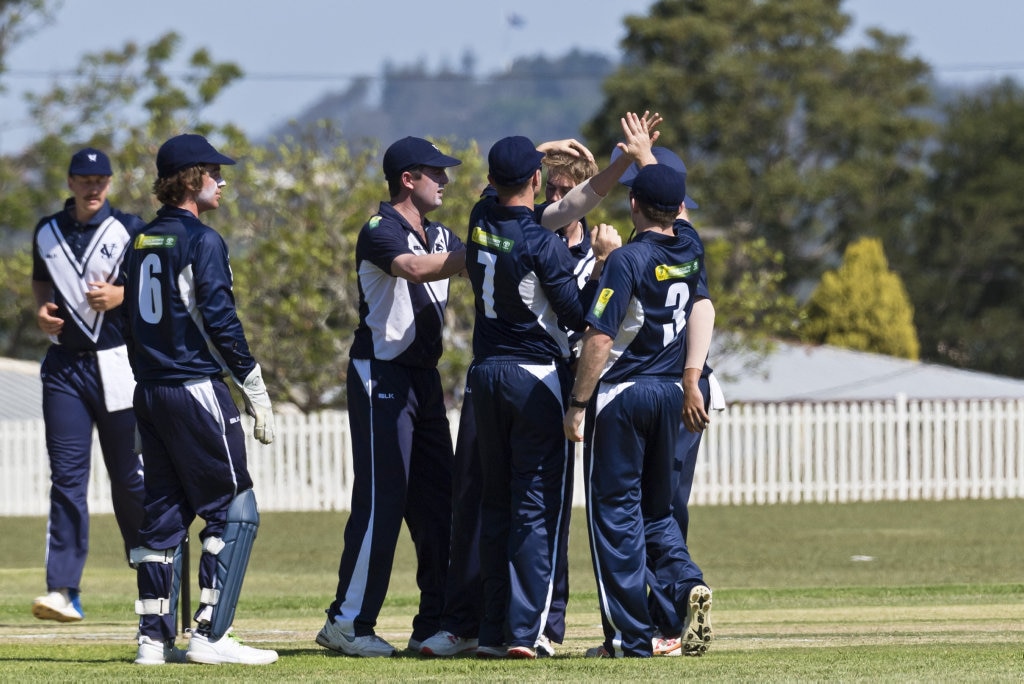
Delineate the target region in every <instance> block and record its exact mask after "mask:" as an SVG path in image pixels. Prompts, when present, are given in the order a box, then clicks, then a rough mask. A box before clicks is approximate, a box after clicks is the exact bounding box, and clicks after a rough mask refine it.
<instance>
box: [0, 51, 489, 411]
mask: <svg viewBox="0 0 1024 684" xmlns="http://www.w3.org/2000/svg"><path fill="white" fill-rule="evenodd" d="M178 45H179V38H178V36H177V35H175V34H167V35H165V36H163V37H161V38H160V39H158V40H157V41H155V42H154V43H153V44H151V45H148V46H145V47H139V46H136V45H134V44H132V43H128V44H126V45H125V46H124V48H122V49H120V50H108V51H105V52H101V53H99V54H95V55H87V56H86V57H85V58H84V59H83V61H82V64H81V65H80V67H79V69H78V70H77V72H76V74H75V76H74V77H72V78H71V79H70V82H69V83H68V84H60V85H58V86H57V87H55V88H54V89H53V90H51V91H50V92H47V93H44V94H42V95H38V96H35V97H33V98H32V99H31V102H32V106H33V111H34V113H35V115H36V116H37V117H38V119H39V121H41V122H43V123H42V127H43V128H42V137H41V139H40V140H39V141H37V142H36V143H35V144H34V145H32V147H31V149H30V150H28V151H27V152H26V153H24V154H22V155H21V156H19V157H17V158H14V159H5V160H4V166H3V167H2V168H4V169H8V170H12V171H11V174H10V176H9V178H10V179H11V181H10V182H9V183H3V179H4V178H7V176H3V175H0V183H2V185H0V206H3V207H5V208H8V209H9V210H10V211H9V212H5V213H4V218H3V219H0V220H4V223H5V225H4V226H3V233H4V236H5V240H4V242H3V244H4V245H5V252H4V258H3V262H2V264H0V277H3V278H4V282H5V283H6V285H5V287H4V289H0V312H3V314H4V315H3V318H2V320H0V342H2V343H3V348H5V349H6V353H7V354H9V355H12V356H20V357H24V358H38V356H39V354H40V353H41V352H42V350H43V349H44V348H45V346H46V341H45V340H44V339H43V338H42V336H41V335H40V334H39V333H38V331H37V330H36V328H35V318H34V312H32V310H31V309H32V307H31V302H32V295H31V289H30V280H31V276H30V274H31V259H30V258H28V257H27V256H26V254H27V245H28V244H30V241H31V232H30V231H31V228H32V226H34V224H35V221H36V220H37V219H38V218H39V217H40V216H42V215H45V214H48V213H52V212H53V211H56V210H57V209H58V208H59V207H60V203H61V202H62V200H63V197H64V196H65V195H66V168H67V166H66V164H67V159H68V156H69V155H70V153H71V152H72V151H73V149H74V148H76V147H78V146H81V145H85V144H93V145H97V146H100V147H103V148H104V149H106V150H107V151H108V152H109V153H110V155H111V158H112V161H113V163H114V166H115V169H116V176H115V178H114V187H113V188H112V192H111V197H112V201H113V202H114V203H115V204H116V205H117V206H119V207H120V208H122V209H125V210H127V211H132V212H135V213H137V214H139V215H141V216H143V217H144V218H150V217H152V215H153V213H154V211H155V210H156V208H157V206H156V203H155V201H154V199H153V197H152V191H151V188H152V182H153V177H154V171H155V165H154V160H155V157H156V152H157V149H158V147H159V145H160V144H161V143H162V142H163V141H164V140H166V139H167V138H168V137H170V136H171V135H174V134H177V133H179V132H183V131H195V132H199V133H203V134H206V135H208V136H210V137H211V138H214V139H215V142H216V144H217V145H218V147H219V148H221V149H223V150H225V151H226V152H227V153H228V154H230V155H231V156H232V157H234V158H236V159H238V160H239V164H238V165H237V166H233V167H230V168H229V169H228V170H226V173H225V175H226V177H227V181H228V186H227V187H226V188H225V201H224V203H223V204H222V206H221V208H220V210H218V211H217V212H212V213H211V214H208V215H204V217H203V218H204V220H205V221H207V222H209V223H210V224H211V225H213V226H214V227H216V228H217V229H218V230H219V231H220V232H221V233H222V234H223V235H224V236H225V238H226V239H227V240H228V242H229V244H230V246H231V254H232V267H233V271H234V275H235V281H236V296H237V298H238V300H239V304H240V307H241V309H242V312H243V314H242V316H243V321H244V324H245V326H246V331H247V334H248V336H249V339H250V343H251V344H252V346H253V349H254V351H255V353H256V355H257V358H259V359H260V363H261V365H262V366H263V369H264V376H265V377H266V378H267V381H268V384H270V385H271V386H272V388H273V391H274V394H275V397H279V398H280V399H279V400H280V401H285V400H287V401H289V402H291V403H293V404H294V405H296V406H298V407H299V408H300V409H301V410H304V411H311V410H315V409H319V408H323V407H326V406H343V405H344V403H345V397H344V394H343V392H341V391H340V390H342V389H343V388H344V380H345V369H346V358H347V353H348V348H349V346H350V344H351V338H352V333H353V331H354V329H355V325H356V322H357V321H358V310H357V306H358V289H357V285H356V273H355V269H354V260H353V254H354V251H355V239H356V235H357V233H358V231H359V229H360V227H361V226H362V225H363V223H364V222H365V221H366V220H367V219H368V218H369V216H370V215H371V214H372V213H373V212H375V211H376V209H377V206H378V203H379V202H380V201H381V200H386V199H387V185H386V183H385V182H384V180H383V178H382V176H381V172H380V171H379V164H377V163H376V162H375V161H374V159H375V158H378V156H379V153H380V150H379V149H376V148H366V147H365V145H363V147H361V148H360V149H358V150H354V149H353V147H352V146H351V145H350V144H349V142H348V141H346V140H344V139H343V138H342V137H341V135H340V132H339V131H337V130H336V129H334V128H332V127H331V126H329V125H326V124H320V125H318V126H316V127H314V128H312V129H310V130H309V131H308V133H307V135H306V137H305V138H302V137H298V136H293V137H290V138H286V139H284V140H281V141H278V142H276V143H274V144H271V145H268V146H262V145H254V144H253V143H251V142H250V141H249V140H248V139H247V138H246V136H245V135H244V134H243V133H242V132H241V131H240V130H238V129H237V128H236V127H234V126H222V127H217V126H213V125H211V124H209V123H206V122H204V121H203V119H202V115H203V111H204V109H205V107H206V106H207V105H209V104H210V103H211V102H213V101H214V100H215V98H216V97H217V95H218V94H219V93H220V92H221V91H222V90H223V88H225V87H227V86H228V85H229V84H230V82H231V81H232V80H234V79H235V78H237V77H240V75H241V72H240V71H239V70H238V69H237V67H235V66H234V65H231V64H222V63H217V62H215V61H214V60H213V59H212V58H211V57H210V55H209V54H208V53H207V52H206V51H205V50H199V51H196V52H195V53H193V54H192V56H191V58H190V62H189V63H190V65H191V66H190V67H189V70H188V72H187V73H185V74H184V75H183V76H174V77H172V76H171V75H170V73H169V72H168V71H167V66H168V65H169V64H170V63H172V61H173V60H174V57H175V55H176V53H177V50H178ZM104 103H107V105H106V106H104ZM314 141H315V144H314ZM325 141H326V142H327V143H328V144H327V145H326V147H325V146H324V143H325ZM442 144H444V143H443V142H442ZM454 154H455V155H456V156H457V157H459V158H461V159H463V161H464V163H463V165H462V166H460V167H458V168H457V169H454V170H453V173H452V175H453V176H454V180H453V182H452V183H451V184H450V185H449V186H448V188H447V191H446V195H445V204H444V206H443V207H442V208H441V209H440V210H438V212H437V216H432V218H436V219H438V220H442V221H445V222H447V223H448V224H449V225H451V226H452V228H453V229H455V230H456V232H458V233H459V234H464V233H465V229H464V222H465V220H466V217H468V215H469V209H470V207H471V206H472V203H473V202H475V200H476V198H477V197H478V195H479V192H480V190H481V189H482V188H483V186H484V185H485V183H486V171H485V169H484V166H483V162H482V161H481V160H480V154H479V151H478V150H477V148H476V147H475V146H470V147H469V148H467V149H464V150H456V151H455V152H454ZM26 179H27V182H26ZM14 216H18V217H19V219H18V221H17V223H14V222H10V223H8V222H7V219H9V218H10V217H14ZM472 320H473V318H472V294H471V292H470V290H469V287H468V284H466V285H463V284H462V283H460V282H459V281H458V279H456V281H455V283H454V284H453V287H452V301H451V304H450V306H449V329H448V332H447V337H448V339H446V347H447V349H448V352H449V353H447V354H446V355H445V357H444V359H443V361H442V367H441V371H442V373H443V374H444V378H445V383H446V386H448V387H451V388H452V389H453V392H457V391H461V388H462V386H463V382H464V378H465V370H466V367H467V366H468V364H469V360H470V357H471V353H472V352H471V348H470V343H469V334H470V332H471V326H472Z"/></svg>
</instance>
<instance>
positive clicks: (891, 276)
mask: <svg viewBox="0 0 1024 684" xmlns="http://www.w3.org/2000/svg"><path fill="white" fill-rule="evenodd" d="M800 332H801V333H802V335H803V337H804V339H806V340H808V341H810V342H816V343H824V344H830V345H833V346H836V347H845V348H847V349H856V350H859V351H867V352H874V353H877V354H887V355H889V356H899V357H902V358H906V359H917V358H918V354H919V351H920V346H919V344H918V341H917V333H916V331H915V330H914V309H913V307H912V306H911V304H910V298H909V297H908V296H907V292H906V289H905V288H904V287H903V281H902V280H900V277H899V276H898V275H897V274H896V273H894V272H892V271H890V270H889V264H888V263H887V262H886V259H885V252H884V250H883V249H882V242H881V241H880V240H879V239H877V238H862V239H860V240H858V241H856V242H854V243H852V244H850V246H849V247H847V248H846V254H845V256H844V257H843V263H842V265H840V266H839V268H838V269H836V270H834V271H827V272H825V274H824V275H823V276H822V277H821V283H820V284H819V285H818V287H817V289H815V290H814V293H813V294H812V295H811V298H810V299H809V300H808V302H807V305H806V307H805V309H804V321H803V325H802V326H801V328H800Z"/></svg>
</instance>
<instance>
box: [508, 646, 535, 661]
mask: <svg viewBox="0 0 1024 684" xmlns="http://www.w3.org/2000/svg"><path fill="white" fill-rule="evenodd" d="M505 657H506V658H510V659H512V660H536V659H537V654H536V653H535V652H534V650H533V649H532V648H528V647H526V646H514V647H512V648H510V649H508V654H507V655H506V656H505Z"/></svg>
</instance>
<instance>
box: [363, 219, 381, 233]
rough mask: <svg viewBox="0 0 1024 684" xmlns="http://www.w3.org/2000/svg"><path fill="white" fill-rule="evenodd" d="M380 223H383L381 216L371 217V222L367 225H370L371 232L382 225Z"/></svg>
mask: <svg viewBox="0 0 1024 684" xmlns="http://www.w3.org/2000/svg"><path fill="white" fill-rule="evenodd" d="M380 222H381V217H380V216H371V217H370V220H369V221H368V222H367V224H366V225H368V226H369V227H370V230H373V229H374V228H376V227H377V226H379V225H380Z"/></svg>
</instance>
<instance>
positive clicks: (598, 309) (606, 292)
mask: <svg viewBox="0 0 1024 684" xmlns="http://www.w3.org/2000/svg"><path fill="white" fill-rule="evenodd" d="M613 294H615V290H612V289H611V288H608V287H606V288H604V289H603V290H601V294H599V295H597V301H596V302H594V315H595V316H597V317H598V318H600V317H601V314H603V313H604V308H605V307H606V306H608V300H609V299H611V298H612V295H613Z"/></svg>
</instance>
